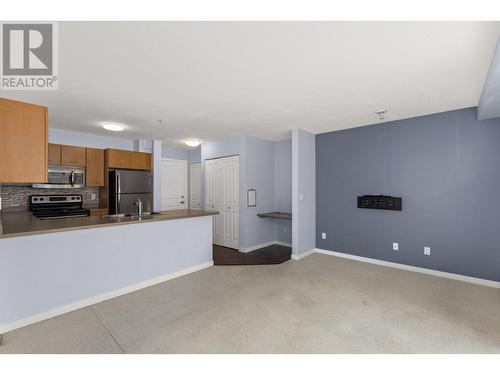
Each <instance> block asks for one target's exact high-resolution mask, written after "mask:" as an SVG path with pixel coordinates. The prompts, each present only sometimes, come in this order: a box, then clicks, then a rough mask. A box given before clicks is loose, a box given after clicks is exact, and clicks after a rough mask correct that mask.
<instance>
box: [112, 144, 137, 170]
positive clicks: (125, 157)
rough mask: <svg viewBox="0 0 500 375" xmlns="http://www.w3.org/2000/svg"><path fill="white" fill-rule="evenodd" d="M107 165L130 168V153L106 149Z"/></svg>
mask: <svg viewBox="0 0 500 375" xmlns="http://www.w3.org/2000/svg"><path fill="white" fill-rule="evenodd" d="M107 152H108V167H109V168H128V169H129V168H130V167H131V165H132V164H131V155H130V151H125V150H115V149H111V148H110V149H108V150H107Z"/></svg>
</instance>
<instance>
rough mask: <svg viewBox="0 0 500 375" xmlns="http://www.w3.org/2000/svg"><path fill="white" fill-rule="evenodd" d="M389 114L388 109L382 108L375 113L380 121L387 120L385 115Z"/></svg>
mask: <svg viewBox="0 0 500 375" xmlns="http://www.w3.org/2000/svg"><path fill="white" fill-rule="evenodd" d="M386 113H387V109H385V108H382V109H377V110H376V111H375V114H376V115H377V116H378V119H379V120H383V119H385V114H386Z"/></svg>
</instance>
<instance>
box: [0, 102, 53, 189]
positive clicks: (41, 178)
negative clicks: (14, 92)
mask: <svg viewBox="0 0 500 375" xmlns="http://www.w3.org/2000/svg"><path fill="white" fill-rule="evenodd" d="M47 153H48V144H47V107H43V106H39V105H35V104H29V103H22V102H18V101H15V100H9V99H4V98H0V183H34V182H40V183H44V182H47Z"/></svg>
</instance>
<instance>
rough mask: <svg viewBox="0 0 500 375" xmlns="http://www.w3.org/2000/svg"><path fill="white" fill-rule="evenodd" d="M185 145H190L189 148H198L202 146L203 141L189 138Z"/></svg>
mask: <svg viewBox="0 0 500 375" xmlns="http://www.w3.org/2000/svg"><path fill="white" fill-rule="evenodd" d="M182 142H184V144H186V145H188V146H189V147H198V146H199V145H200V144H201V141H200V140H199V139H196V138H188V139H185V140H183V141H182Z"/></svg>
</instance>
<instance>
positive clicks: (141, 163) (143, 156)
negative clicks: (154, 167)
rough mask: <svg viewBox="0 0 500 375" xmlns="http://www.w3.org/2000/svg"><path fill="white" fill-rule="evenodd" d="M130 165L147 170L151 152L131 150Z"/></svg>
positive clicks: (149, 166) (149, 164)
mask: <svg viewBox="0 0 500 375" xmlns="http://www.w3.org/2000/svg"><path fill="white" fill-rule="evenodd" d="M130 167H131V168H132V169H143V170H146V171H149V170H150V169H151V154H148V153H145V152H136V151H132V154H131V165H130Z"/></svg>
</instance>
